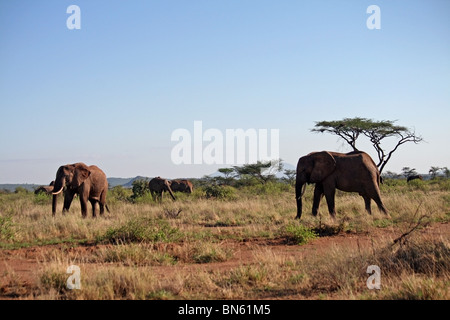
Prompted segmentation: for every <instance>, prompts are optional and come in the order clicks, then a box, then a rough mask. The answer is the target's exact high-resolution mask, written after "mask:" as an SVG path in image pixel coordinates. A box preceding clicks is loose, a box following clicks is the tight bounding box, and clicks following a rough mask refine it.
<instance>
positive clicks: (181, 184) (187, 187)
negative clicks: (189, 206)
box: [170, 179, 194, 193]
mask: <svg viewBox="0 0 450 320" xmlns="http://www.w3.org/2000/svg"><path fill="white" fill-rule="evenodd" d="M170 187H171V188H172V191H177V192H186V193H192V191H194V185H193V184H192V182H191V181H189V180H186V179H183V180H172V181H170Z"/></svg>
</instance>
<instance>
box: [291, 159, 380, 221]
mask: <svg viewBox="0 0 450 320" xmlns="http://www.w3.org/2000/svg"><path fill="white" fill-rule="evenodd" d="M306 183H308V184H309V183H315V188H314V197H313V206H312V214H313V215H314V216H316V215H317V212H318V209H319V204H320V200H321V199H322V197H323V196H324V195H325V198H326V201H327V205H328V211H329V213H330V215H331V216H332V218H333V219H334V218H335V217H336V211H335V203H334V196H335V192H336V189H339V190H342V191H346V192H358V193H359V195H361V196H362V197H363V198H364V202H365V208H366V211H367V212H368V213H369V214H372V211H371V208H370V202H371V201H370V200H371V199H373V200H374V201H375V203H376V204H377V206H378V208H379V210H380V211H382V212H383V213H384V214H386V215H387V214H388V212H387V209H386V207H385V206H384V205H383V202H382V201H381V196H380V189H379V185H380V172H379V171H378V168H377V166H376V165H375V163H374V162H373V160H372V158H371V157H370V156H369V155H368V154H367V153H365V152H362V151H353V152H350V153H346V154H344V153H337V152H328V151H321V152H312V153H309V154H308V155H306V156H303V157H301V158H300V159H299V160H298V164H297V177H296V183H295V197H296V201H297V216H296V219H300V217H301V215H302V196H303V193H304V190H305V187H306Z"/></svg>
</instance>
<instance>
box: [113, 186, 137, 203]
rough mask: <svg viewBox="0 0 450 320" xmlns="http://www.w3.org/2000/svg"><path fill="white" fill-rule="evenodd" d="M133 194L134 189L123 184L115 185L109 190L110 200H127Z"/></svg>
mask: <svg viewBox="0 0 450 320" xmlns="http://www.w3.org/2000/svg"><path fill="white" fill-rule="evenodd" d="M131 196H132V190H130V189H126V188H124V187H122V186H115V187H114V188H112V189H111V190H109V192H108V202H111V200H112V201H124V202H127V201H129V200H130V198H131Z"/></svg>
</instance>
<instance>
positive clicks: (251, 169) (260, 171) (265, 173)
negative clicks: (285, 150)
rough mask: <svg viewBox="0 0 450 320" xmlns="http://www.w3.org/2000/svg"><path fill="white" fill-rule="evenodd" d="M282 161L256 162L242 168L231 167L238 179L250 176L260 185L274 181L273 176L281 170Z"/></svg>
mask: <svg viewBox="0 0 450 320" xmlns="http://www.w3.org/2000/svg"><path fill="white" fill-rule="evenodd" d="M282 161H283V160H281V159H278V160H272V161H257V162H256V163H252V164H244V165H242V166H233V168H234V170H235V172H236V173H237V175H238V176H239V177H242V176H251V177H254V178H256V179H257V180H258V181H259V182H261V183H262V184H265V183H267V182H268V181H270V180H274V179H275V174H276V173H277V172H279V171H281V170H283V163H282Z"/></svg>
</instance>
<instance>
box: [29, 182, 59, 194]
mask: <svg viewBox="0 0 450 320" xmlns="http://www.w3.org/2000/svg"><path fill="white" fill-rule="evenodd" d="M54 184H55V181H52V182H50V184H49V185H48V186H40V187H39V188H37V189H36V190H35V191H34V194H38V193H41V192H42V193H46V194H52V192H53V185H54Z"/></svg>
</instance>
